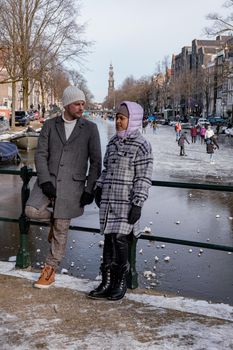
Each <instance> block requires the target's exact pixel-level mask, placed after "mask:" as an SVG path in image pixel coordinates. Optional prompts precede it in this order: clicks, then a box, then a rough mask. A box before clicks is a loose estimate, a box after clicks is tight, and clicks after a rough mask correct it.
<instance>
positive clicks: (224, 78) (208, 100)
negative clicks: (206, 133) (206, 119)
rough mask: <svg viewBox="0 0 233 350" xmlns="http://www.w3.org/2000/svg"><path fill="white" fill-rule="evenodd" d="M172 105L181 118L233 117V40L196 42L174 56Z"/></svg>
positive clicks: (169, 82) (171, 91)
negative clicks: (188, 116)
mask: <svg viewBox="0 0 233 350" xmlns="http://www.w3.org/2000/svg"><path fill="white" fill-rule="evenodd" d="M169 73H170V74H169V79H165V81H166V83H168V85H169V96H168V100H169V101H168V102H169V104H170V105H172V107H173V108H174V109H175V110H176V111H177V112H178V113H180V114H183V115H184V114H190V113H192V114H193V113H194V114H202V115H203V116H208V115H214V116H223V117H225V118H227V117H232V113H233V37H232V36H217V37H216V39H215V40H197V39H194V40H193V41H192V45H191V46H185V47H183V48H182V50H181V52H180V53H179V54H177V55H173V57H172V62H171V69H170V70H169Z"/></svg>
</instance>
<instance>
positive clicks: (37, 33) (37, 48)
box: [0, 0, 90, 109]
mask: <svg viewBox="0 0 233 350" xmlns="http://www.w3.org/2000/svg"><path fill="white" fill-rule="evenodd" d="M75 4H76V5H75ZM78 15H79V3H78V1H74V0H0V22H1V30H0V47H2V48H4V53H6V59H5V64H6V65H7V62H8V58H9V57H14V58H13V61H14V64H13V66H14V67H15V70H16V72H17V75H16V78H17V77H19V78H20V79H21V80H22V87H23V105H24V108H25V109H27V108H28V95H29V93H30V91H29V80H30V78H35V79H38V76H40V75H42V74H44V72H45V71H46V70H47V69H48V67H49V65H50V62H51V59H52V58H56V60H57V61H58V62H59V63H60V64H61V63H64V62H67V61H68V60H71V59H73V60H76V61H79V60H80V59H82V57H83V55H85V54H86V53H87V48H88V46H89V44H90V43H88V42H87V41H86V40H83V39H82V34H83V33H84V30H85V26H84V25H82V24H78V23H77V21H76V20H77V16H78ZM12 33H13V34H14V35H12ZM15 34H17V35H15ZM13 42H14V51H12V49H11V48H12V43H13ZM8 70H9V69H8ZM9 81H12V77H11V76H9Z"/></svg>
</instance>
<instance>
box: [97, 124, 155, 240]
mask: <svg viewBox="0 0 233 350" xmlns="http://www.w3.org/2000/svg"><path fill="white" fill-rule="evenodd" d="M152 170H153V155H152V149H151V145H150V144H149V142H147V141H146V140H145V138H144V137H143V136H142V135H141V133H140V132H139V131H135V132H134V133H133V134H131V135H130V136H128V137H127V138H126V139H120V138H118V137H117V136H113V137H112V139H111V140H110V141H109V143H108V145H107V150H106V154H105V157H104V169H103V171H102V174H101V176H100V178H99V179H98V180H97V182H96V185H97V186H99V187H101V188H102V196H101V205H100V230H101V233H104V234H109V233H112V234H117V233H121V234H126V235H127V234H129V233H131V231H133V234H134V235H135V236H138V235H139V234H140V233H141V232H140V227H139V221H137V222H136V223H135V224H134V225H130V224H128V215H129V211H130V209H131V207H132V204H135V205H137V206H140V207H142V206H143V204H144V202H145V200H146V199H147V197H148V191H149V188H150V186H151V178H152Z"/></svg>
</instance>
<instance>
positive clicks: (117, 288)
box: [108, 234, 129, 300]
mask: <svg viewBox="0 0 233 350" xmlns="http://www.w3.org/2000/svg"><path fill="white" fill-rule="evenodd" d="M113 249H114V253H115V254H114V255H115V262H114V263H113V264H112V265H111V280H112V287H111V289H110V295H109V296H108V299H109V300H119V299H122V298H123V297H124V295H125V293H126V291H127V275H128V272H129V264H128V237H127V235H120V234H117V235H115V236H114V237H113Z"/></svg>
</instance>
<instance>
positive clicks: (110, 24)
mask: <svg viewBox="0 0 233 350" xmlns="http://www.w3.org/2000/svg"><path fill="white" fill-rule="evenodd" d="M223 3H224V0H144V1H143V0H99V1H97V0H82V10H81V17H80V19H81V21H84V22H87V24H88V26H87V29H86V34H85V36H86V38H87V39H88V40H91V41H95V44H94V46H93V47H92V53H91V54H90V55H89V56H88V57H87V61H86V63H85V65H86V68H87V70H86V71H85V72H84V76H85V78H86V79H87V83H88V87H89V89H90V90H91V91H92V93H93V94H94V99H95V101H97V102H102V101H103V99H104V97H105V96H106V95H107V88H108V70H109V65H110V63H111V62H112V64H113V68H114V78H115V88H118V87H119V86H120V85H121V84H122V82H123V81H124V79H125V78H126V77H128V76H130V75H133V76H134V78H136V79H138V78H140V77H142V76H145V75H152V74H153V73H154V72H155V71H156V67H157V62H159V61H160V62H161V61H162V60H163V58H164V57H165V56H169V57H171V56H172V54H173V53H175V54H178V53H179V52H180V51H181V48H182V47H183V46H187V45H191V42H192V40H193V39H201V38H206V35H205V34H204V31H203V29H204V27H206V26H208V25H210V21H207V20H206V15H207V14H208V13H210V12H219V13H224V12H225V11H226V10H225V9H223V7H222V5H223Z"/></svg>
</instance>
